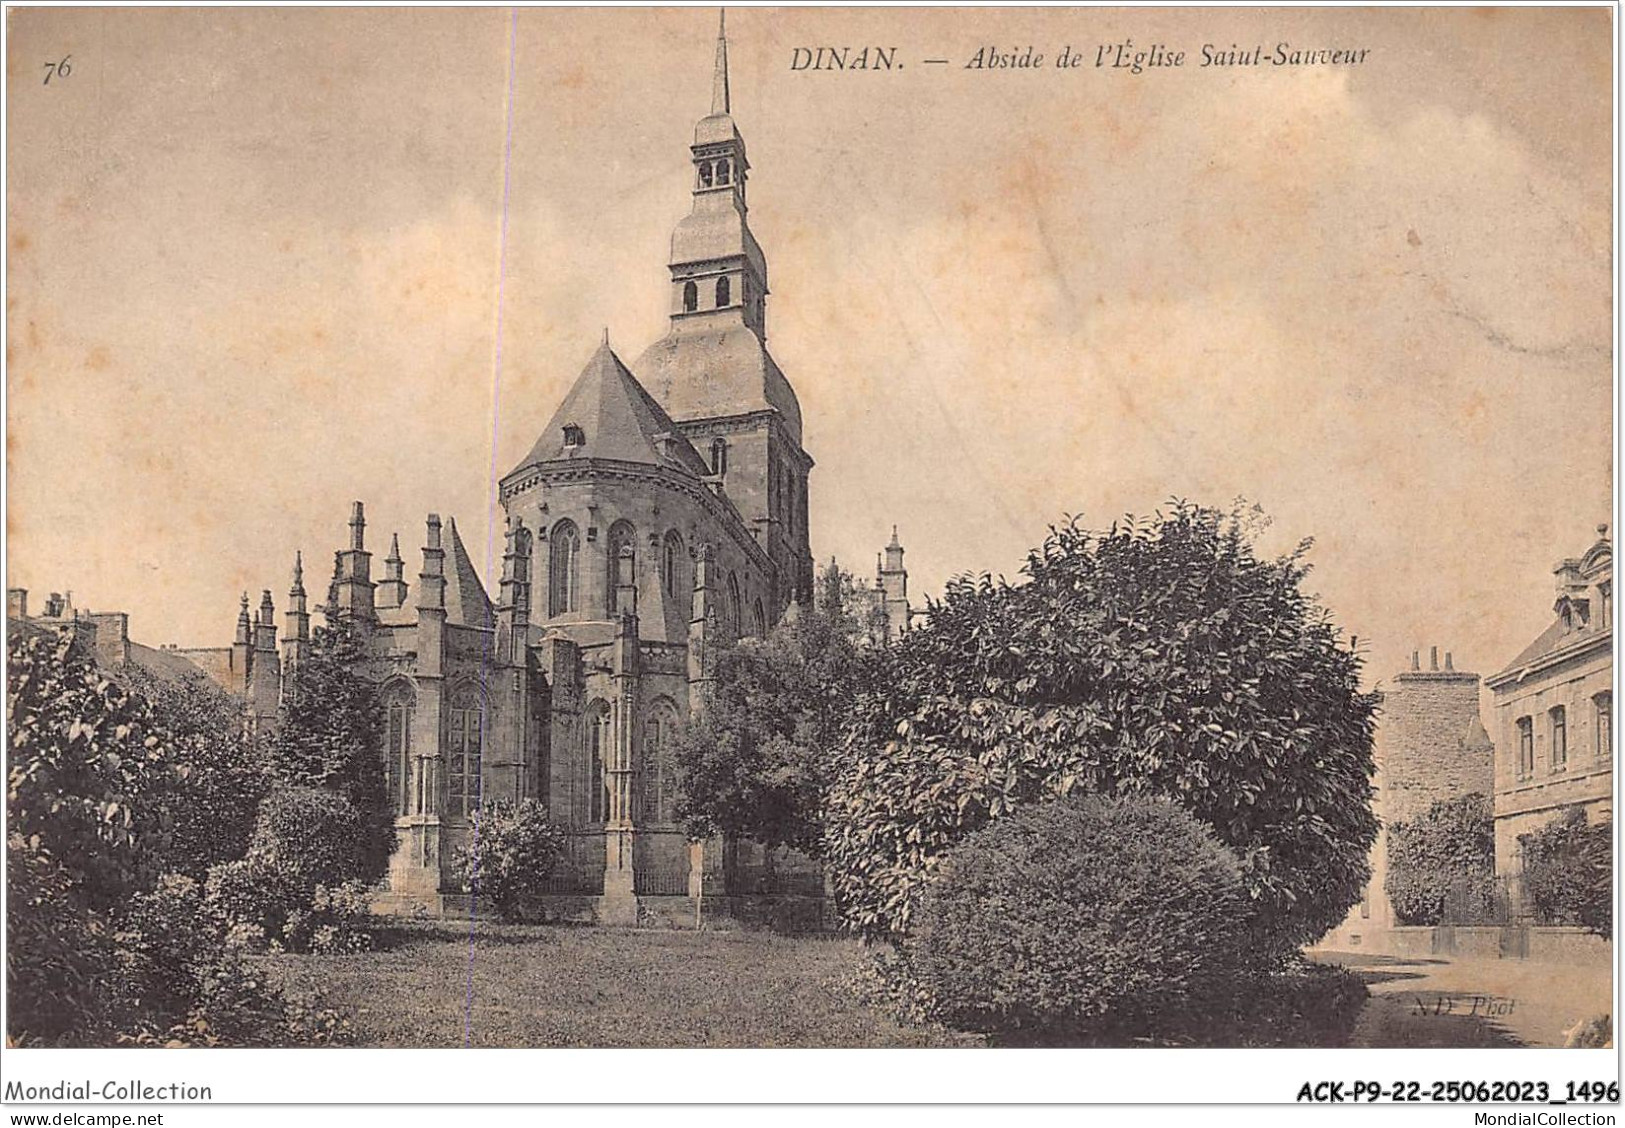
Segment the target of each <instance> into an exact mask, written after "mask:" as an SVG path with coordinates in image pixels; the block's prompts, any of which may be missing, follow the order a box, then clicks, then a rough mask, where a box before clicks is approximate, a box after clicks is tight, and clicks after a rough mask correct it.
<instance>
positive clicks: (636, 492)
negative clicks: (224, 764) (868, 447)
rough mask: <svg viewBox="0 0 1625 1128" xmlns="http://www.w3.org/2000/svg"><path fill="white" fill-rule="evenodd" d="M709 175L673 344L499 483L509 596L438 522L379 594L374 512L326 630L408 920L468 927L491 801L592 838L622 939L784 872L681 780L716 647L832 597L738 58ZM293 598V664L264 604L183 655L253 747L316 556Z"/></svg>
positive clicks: (572, 872)
mask: <svg viewBox="0 0 1625 1128" xmlns="http://www.w3.org/2000/svg"><path fill="white" fill-rule="evenodd" d="M689 152H690V160H691V166H692V180H691V183H690V185H689V191H690V194H691V201H690V210H689V213H688V214H687V215H686V216H685V217H684V218H683V219H682V220H681V221H680V222H679V223H678V225H677V228H676V230H675V231H674V233H673V235H672V240H671V254H670V256H669V259H668V261H667V264H666V267H667V272H668V282H669V286H670V294H671V301H670V310H669V324H668V328H667V331H666V333H665V335H664V336H663V337H662V338H661V339H660V340H658V341H656V342H655V343H654V344H653V345H651V346H650V347H649V348H648V349H647V350H645V351H644V352H643V354H642V355H641V356H640V357H639V358H638V359H637V360H636V361H635V362H634V364H633V365H632V366H631V367H628V366H627V365H626V364H625V363H624V362H623V360H622V359H621V357H620V356H619V355H617V354H616V352H615V351H614V350H613V349H612V348H611V346H610V343H609V338H608V334H607V333H606V334H605V335H604V339H603V340H602V342H601V343H600V344H599V345H598V347H597V349H596V351H595V352H594V353H593V354H592V356H591V358H590V359H589V360H588V361H587V363H586V366H585V367H584V368H583V369H582V371H581V373H580V375H579V376H578V377H577V379H576V381H575V383H574V385H573V386H572V387H571V389H570V391H569V392H568V394H567V395H566V396H565V397H564V400H563V402H562V403H561V404H560V405H559V407H558V409H557V410H556V411H555V412H554V414H553V417H552V419H551V420H550V421H549V422H548V424H547V426H546V427H545V428H543V430H542V432H541V434H540V435H539V436H538V437H537V439H536V441H535V443H534V444H533V446H532V447H531V449H530V451H529V453H528V454H526V455H525V457H524V458H522V459H521V460H520V461H519V462H518V464H517V465H515V466H514V467H513V469H512V470H511V471H510V472H509V473H508V474H507V475H505V476H504V477H503V478H502V479H501V481H500V483H499V486H498V496H497V500H498V502H499V503H500V505H501V506H502V509H503V512H504V514H505V517H506V530H505V536H506V540H505V546H504V552H503V557H502V574H501V577H500V579H499V581H498V584H497V590H496V594H495V598H494V599H493V598H492V597H491V596H490V595H489V594H488V591H487V589H486V587H485V586H484V584H483V583H482V582H481V580H480V577H479V575H478V574H477V573H476V571H475V569H474V566H473V563H472V562H471V560H470V559H469V555H468V552H467V550H466V549H465V548H464V545H463V542H462V540H461V538H460V537H459V535H458V532H457V527H456V524H455V523H454V522H452V521H445V522H442V521H441V519H440V517H439V516H437V515H434V514H431V515H429V517H428V518H427V520H426V522H425V525H424V528H423V532H422V543H421V546H420V547H419V548H418V549H417V550H416V552H415V553H413V555H414V556H415V557H416V558H417V559H418V560H419V561H420V563H419V565H418V571H417V574H416V577H415V579H413V578H408V575H407V564H406V560H405V559H404V558H403V556H402V554H401V549H400V541H399V537H398V536H396V537H394V538H392V540H391V543H390V551H389V555H388V556H387V557H386V558H385V559H384V561H383V573H382V576H381V578H379V577H376V576H375V572H374V568H373V561H372V553H371V551H370V550H369V549H368V547H367V536H366V516H365V510H364V508H363V506H362V503H361V502H356V503H354V506H353V510H352V513H351V517H350V524H349V538H348V545H347V547H346V548H343V549H341V550H339V551H338V552H336V553H335V554H334V560H333V573H332V580H331V582H330V584H329V587H328V591H327V595H326V598H325V600H324V601H323V602H322V603H321V604H320V605H319V607H318V611H320V612H321V613H323V614H324V615H325V616H326V617H327V618H328V619H330V620H332V621H338V620H341V619H342V620H343V621H344V622H346V623H347V624H350V625H352V626H353V629H354V630H356V631H357V632H359V634H360V636H361V638H362V639H363V640H364V642H365V650H366V655H367V657H366V659H365V662H364V666H365V669H364V673H365V674H366V675H367V677H368V678H369V679H370V680H372V681H373V682H375V683H376V684H377V686H378V687H379V694H380V697H381V700H382V702H383V705H384V709H385V717H386V725H385V742H384V747H383V748H382V749H381V750H380V754H381V755H382V756H383V757H384V760H385V764H386V768H387V774H388V779H389V786H390V792H391V795H392V796H393V798H394V803H395V809H396V813H397V819H396V826H397V829H398V833H399V845H398V848H397V852H396V855H395V858H394V860H393V863H392V865H391V869H390V874H389V893H388V895H387V897H386V898H385V901H386V903H388V902H394V903H395V904H398V905H400V906H403V907H404V906H407V905H422V906H427V907H430V908H442V907H445V905H446V903H447V900H448V898H452V897H454V896H455V895H456V890H455V889H453V888H452V880H453V877H452V874H453V868H454V865H455V859H456V857H457V855H458V853H459V851H462V850H465V849H468V848H469V847H470V845H471V843H472V840H473V838H474V835H475V832H476V829H475V822H476V817H477V812H478V809H479V806H480V804H481V803H482V802H490V801H491V800H493V799H535V800H538V801H540V802H541V803H543V804H545V805H546V806H547V808H548V810H549V812H550V814H551V818H552V821H553V822H554V824H555V825H557V826H559V827H561V828H562V829H563V830H564V831H565V832H566V835H567V841H568V850H567V856H566V858H565V861H564V863H563V865H562V867H561V870H560V872H559V873H558V874H557V876H556V878H555V879H554V885H555V889H556V892H557V893H558V895H559V896H560V897H562V898H576V899H577V900H578V901H579V902H580V903H581V904H584V905H586V906H587V911H589V912H590V914H591V915H592V916H593V917H594V918H595V919H598V920H602V921H609V922H622V923H632V922H634V921H636V920H637V919H638V918H639V914H640V912H641V911H648V910H650V909H652V908H653V909H658V908H659V907H660V905H661V904H662V902H663V901H664V900H669V899H680V898H693V897H698V896H702V895H705V896H709V895H711V894H712V893H713V892H714V893H717V894H720V895H723V896H726V895H728V894H729V893H730V892H732V891H733V890H731V889H730V883H733V884H736V885H737V884H739V883H740V882H741V881H743V880H745V879H743V878H740V877H739V876H738V874H739V871H740V869H741V868H742V867H743V866H746V865H748V863H750V862H751V861H752V860H754V861H756V862H758V863H762V864H764V865H766V867H767V868H768V870H769V872H772V871H773V868H774V867H773V861H772V860H770V859H766V858H764V857H762V856H761V851H760V850H753V849H752V848H750V847H749V846H748V844H743V845H741V844H728V843H722V842H712V843H697V844H691V843H689V842H688V841H687V839H686V837H685V835H684V834H683V832H682V830H681V828H680V827H679V825H678V823H677V820H676V799H677V794H676V778H675V768H674V764H673V762H672V759H671V756H672V742H673V739H674V737H675V734H676V732H677V727H678V726H679V725H680V724H682V723H683V722H684V721H685V720H686V719H688V718H689V717H690V716H691V715H692V714H693V713H694V712H695V711H696V710H698V709H699V708H701V707H702V705H703V702H704V699H705V693H706V687H707V684H708V682H709V681H710V679H711V676H712V674H711V671H712V669H713V664H714V663H713V659H714V655H715V652H716V649H717V648H718V647H719V646H723V645H727V644H729V643H732V642H733V641H735V640H737V639H740V638H746V637H751V636H760V635H763V634H765V633H766V632H767V631H768V630H769V629H771V628H772V626H773V625H774V624H775V623H777V622H778V621H780V619H781V618H782V617H783V616H784V615H785V614H786V613H787V611H788V610H789V609H791V608H792V607H794V606H796V605H798V604H800V603H803V602H806V601H808V600H810V598H811V596H812V588H813V563H812V553H811V547H810V538H809V529H808V504H807V503H808V479H809V475H810V473H811V471H812V468H813V465H814V464H813V459H812V458H811V456H810V455H809V454H808V453H807V451H806V450H805V449H804V447H803V445H802V418H801V408H800V405H799V403H798V401H797V398H796V394H795V391H794V389H793V388H792V387H791V385H790V382H789V380H788V379H787V378H786V377H785V375H784V373H783V372H782V370H781V369H780V368H779V366H778V364H777V363H776V362H775V360H774V359H773V357H772V355H771V353H769V351H768V348H767V326H768V306H767V299H768V294H769V288H768V269H767V259H766V256H765V255H764V253H763V251H762V249H761V246H760V245H759V244H758V243H757V241H756V238H755V236H754V235H753V234H752V232H751V229H750V226H749V223H748V208H747V187H748V183H749V172H750V164H749V161H748V160H747V158H746V150H745V143H744V140H743V138H742V137H741V136H740V133H739V130H738V129H737V127H736V126H735V123H734V120H733V117H732V107H731V98H730V94H729V89H728V60H727V43H726V39H725V38H724V37H723V36H721V35H719V37H718V40H717V44H716V57H715V68H714V71H713V77H712V99H711V111H710V113H709V114H707V115H706V116H705V117H703V118H701V119H700V121H699V123H698V125H697V126H696V127H695V132H694V141H693V144H692V145H691V146H690V150H689ZM470 469H471V471H472V470H474V469H476V468H473V467H471V468H470ZM902 554H903V550H902V547H901V545H900V544H899V543H898V541H897V538H896V534H895V530H894V533H893V538H892V542H891V545H890V546H889V547H888V548H887V549H886V550H885V563H884V564H883V566H882V568H881V571H880V575H879V577H878V579H877V585H876V602H877V605H879V607H880V608H881V609H882V610H883V611H884V612H885V614H886V617H887V623H888V626H887V628H886V633H887V634H888V635H890V636H892V637H895V636H896V635H897V634H899V633H901V631H903V630H906V629H907V623H908V606H907V573H906V572H905V571H904V569H903V564H902ZM288 600H289V602H288V604H287V610H286V611H285V613H284V623H283V631H282V637H281V639H280V642H279V641H278V638H277V628H276V626H275V618H274V616H275V606H274V602H273V600H272V598H271V595H270V593H269V592H266V593H264V594H263V595H262V597H261V601H260V604H259V607H258V610H257V612H255V613H253V614H251V613H250V608H249V603H248V597H247V596H246V594H245V596H244V597H243V603H242V607H241V609H240V613H239V617H238V625H237V634H236V640H235V642H234V644H233V646H232V647H230V648H229V649H228V648H221V649H219V650H194V651H176V652H175V653H177V654H181V655H184V656H186V657H189V658H191V659H192V660H193V661H195V662H196V663H197V664H198V665H199V666H200V667H202V668H204V669H205V670H207V671H209V672H210V673H211V675H212V676H214V677H215V678H216V680H217V681H220V682H221V684H223V685H226V686H227V687H228V688H229V689H231V690H232V691H233V692H236V693H239V694H240V695H241V696H242V697H243V699H244V702H245V711H246V712H247V714H248V716H249V718H250V723H252V724H259V725H264V724H269V723H274V719H275V715H276V711H277V705H278V701H279V698H280V697H281V695H282V694H284V693H285V692H286V691H287V688H288V686H289V685H291V678H292V675H293V673H294V672H295V671H296V670H297V667H298V664H299V662H300V661H301V660H302V658H303V657H304V656H305V655H306V654H308V653H309V648H310V645H311V628H310V614H309V611H308V610H307V594H306V591H305V587H304V576H303V561H302V559H300V558H298V557H296V558H295V563H294V570H293V582H292V586H291V589H290V591H289V596H288ZM898 624H900V625H898ZM802 861H804V860H802ZM777 862H778V867H779V869H780V870H781V871H782V870H783V869H784V868H785V867H786V865H788V866H789V867H790V868H791V869H794V868H795V866H796V864H797V859H783V858H781V859H778V860H777ZM807 876H809V877H811V878H814V879H816V874H815V873H814V874H810V875H807ZM758 884H759V883H758ZM812 884H814V885H817V886H818V888H821V882H817V881H816V880H814V881H813V882H812ZM667 908H671V906H667ZM673 911H681V909H674V910H673Z"/></svg>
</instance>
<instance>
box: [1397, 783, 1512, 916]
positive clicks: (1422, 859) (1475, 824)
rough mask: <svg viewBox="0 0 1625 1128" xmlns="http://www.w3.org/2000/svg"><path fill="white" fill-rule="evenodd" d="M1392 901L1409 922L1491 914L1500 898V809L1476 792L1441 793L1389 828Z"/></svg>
mask: <svg viewBox="0 0 1625 1128" xmlns="http://www.w3.org/2000/svg"><path fill="white" fill-rule="evenodd" d="M1383 889H1384V891H1385V892H1386V893H1387V894H1388V900H1389V903H1390V904H1392V905H1393V907H1394V912H1395V914H1396V915H1398V917H1399V919H1400V921H1401V922H1402V923H1404V924H1438V923H1440V921H1442V920H1443V919H1444V918H1445V915H1446V907H1447V905H1448V906H1449V908H1450V909H1451V913H1450V915H1451V916H1452V917H1454V918H1457V919H1454V920H1453V921H1452V923H1456V924H1462V923H1468V922H1470V921H1475V920H1487V919H1489V916H1490V910H1491V909H1492V908H1493V906H1494V904H1495V895H1496V890H1497V885H1496V881H1495V812H1494V810H1493V809H1492V808H1491V806H1490V801H1489V800H1488V799H1486V798H1485V797H1484V796H1483V795H1479V794H1477V793H1474V794H1471V795H1463V796H1460V797H1459V798H1456V799H1441V800H1439V801H1438V802H1436V803H1434V804H1433V805H1432V806H1431V807H1429V808H1428V809H1427V811H1426V812H1424V813H1423V814H1421V815H1418V816H1417V817H1416V818H1415V819H1411V820H1409V821H1400V822H1395V823H1393V824H1392V825H1390V826H1389V828H1388V877H1387V879H1386V880H1385V881H1384V883H1383Z"/></svg>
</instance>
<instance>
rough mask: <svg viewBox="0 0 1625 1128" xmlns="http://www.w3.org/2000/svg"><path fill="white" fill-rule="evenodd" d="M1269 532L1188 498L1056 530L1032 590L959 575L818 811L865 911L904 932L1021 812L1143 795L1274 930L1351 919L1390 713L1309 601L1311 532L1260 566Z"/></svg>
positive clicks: (884, 928)
mask: <svg viewBox="0 0 1625 1128" xmlns="http://www.w3.org/2000/svg"><path fill="white" fill-rule="evenodd" d="M1257 531H1258V523H1257V519H1256V518H1255V516H1254V515H1253V514H1249V513H1245V512H1240V511H1237V512H1232V513H1228V514H1226V513H1220V512H1218V511H1216V510H1212V509H1207V508H1202V507H1198V506H1195V505H1190V504H1188V503H1184V502H1178V503H1174V504H1173V505H1172V506H1171V507H1170V509H1169V510H1167V511H1166V512H1164V513H1161V514H1159V515H1158V516H1157V517H1156V518H1155V519H1153V520H1149V521H1137V520H1134V519H1132V518H1130V519H1126V520H1124V521H1122V522H1119V523H1117V524H1114V525H1113V526H1112V527H1111V528H1110V529H1108V530H1106V531H1104V532H1090V531H1087V530H1084V529H1082V528H1080V527H1078V525H1077V524H1076V523H1074V524H1071V525H1068V526H1066V527H1063V528H1059V529H1053V530H1051V533H1050V535H1049V537H1048V538H1047V539H1046V541H1045V543H1044V545H1043V546H1042V547H1041V548H1040V549H1038V550H1036V551H1034V552H1033V553H1032V554H1030V556H1029V558H1028V561H1027V565H1026V567H1025V569H1024V571H1025V573H1026V577H1027V578H1026V582H1023V583H1017V584H1011V583H1007V582H1005V581H1002V580H1001V581H998V582H994V581H993V580H991V579H989V578H987V577H982V578H981V579H980V580H974V579H970V578H959V579H956V580H954V581H952V582H950V583H949V584H948V586H947V589H946V594H945V597H944V599H943V600H942V601H941V602H940V603H934V604H933V605H932V607H931V613H930V618H929V622H928V623H927V625H926V626H924V627H923V628H921V629H918V630H914V631H911V632H910V633H909V634H907V635H905V636H904V637H903V639H902V640H901V641H899V642H897V643H895V644H893V645H891V646H889V647H886V648H884V649H883V650H881V651H879V652H878V659H877V660H878V661H879V663H880V668H879V670H877V671H876V672H875V673H874V675H873V676H872V678H871V679H870V680H869V684H868V685H867V687H866V688H865V689H864V690H863V691H862V692H860V693H859V694H858V695H857V697H856V699H855V701H854V703H853V705H852V707H851V719H850V724H849V725H848V727H847V729H846V733H845V739H844V741H843V743H842V746H841V749H840V753H839V756H838V762H837V765H836V768H837V770H836V773H835V777H834V780H833V783H832V785H831V787H830V791H829V798H828V802H827V803H826V808H825V811H826V813H825V821H826V828H825V846H826V851H825V853H826V857H827V858H828V859H829V860H830V861H831V862H832V866H831V870H832V878H833V881H834V883H835V888H836V894H837V897H838V898H839V901H840V904H841V908H842V911H843V914H844V916H845V918H846V920H847V922H848V924H849V925H850V926H852V927H855V928H858V929H861V930H864V931H869V932H879V933H902V932H906V931H907V930H908V928H909V926H910V919H911V914H912V910H913V905H914V903H915V900H916V896H917V894H918V893H919V891H920V890H921V888H922V887H923V885H924V883H925V881H926V878H927V876H928V874H929V872H930V870H931V868H932V866H933V864H934V861H935V859H937V858H938V857H940V856H941V855H942V854H943V853H944V852H945V851H947V850H949V849H951V848H952V847H953V846H954V845H956V844H957V843H958V842H960V841H962V840H964V839H965V838H966V837H967V836H969V835H970V834H973V833H975V832H976V831H978V830H980V829H981V828H982V827H984V826H986V825H988V824H989V823H990V822H994V821H995V820H998V819H1001V818H1003V817H1004V816H1006V815H1007V814H1009V813H1010V812H1012V811H1017V810H1021V809H1023V808H1025V807H1029V806H1032V805H1034V804H1038V803H1042V802H1046V801H1049V800H1052V799H1054V798H1057V797H1060V796H1067V795H1073V794H1077V793H1084V794H1106V793H1112V792H1116V791H1125V790H1127V791H1142V790H1143V791H1147V792H1151V793H1155V794H1160V795H1164V796H1167V797H1169V798H1171V799H1173V800H1174V801H1176V802H1177V803H1179V805H1180V806H1182V807H1184V808H1185V809H1187V810H1189V811H1190V812H1192V813H1193V814H1195V815H1196V816H1197V817H1198V818H1199V819H1201V820H1202V821H1203V822H1205V823H1207V824H1208V826H1210V827H1211V828H1212V829H1213V831H1214V832H1215V833H1216V834H1217V836H1218V838H1219V840H1220V841H1221V842H1223V843H1224V844H1225V845H1227V846H1228V847H1230V849H1231V850H1233V851H1234V852H1235V854H1236V855H1237V857H1238V858H1239V859H1240V863H1241V875H1242V880H1243V882H1244V884H1245V887H1246V890H1247V894H1248V898H1249V904H1250V905H1251V915H1252V916H1253V917H1254V918H1255V924H1256V926H1257V931H1258V936H1259V942H1260V943H1265V944H1268V945H1269V946H1270V947H1272V948H1274V949H1276V950H1277V951H1285V950H1290V949H1292V948H1294V947H1296V946H1297V945H1299V944H1302V943H1304V942H1307V941H1310V940H1312V939H1315V938H1317V937H1318V936H1321V935H1323V934H1324V933H1325V932H1326V931H1327V930H1328V929H1330V928H1331V927H1333V926H1334V925H1336V924H1337V923H1338V922H1339V921H1340V920H1341V919H1342V918H1343V916H1344V915H1345V913H1346V912H1347V910H1348V909H1349V907H1350V906H1351V905H1353V904H1354V903H1355V902H1356V901H1357V900H1358V899H1359V897H1360V895H1361V893H1362V891H1363V888H1364V885H1365V882H1366V880H1367V878H1368V876H1369V872H1370V868H1369V864H1368V860H1367V858H1368V853H1369V851H1370V847H1371V843H1372V842H1373V841H1374V839H1375V837H1376V829H1377V824H1376V820H1375V818H1374V817H1373V815H1372V813H1371V805H1370V799H1371V787H1370V775H1371V773H1372V771H1373V763H1372V758H1371V740H1372V730H1373V718H1374V709H1375V702H1374V700H1373V698H1372V697H1371V696H1370V695H1368V694H1365V693H1362V692H1361V690H1360V687H1359V667H1360V662H1359V659H1358V657H1357V656H1356V655H1355V654H1354V653H1353V652H1352V651H1351V650H1349V649H1348V648H1346V647H1344V646H1342V645H1340V643H1339V636H1338V632H1337V630H1336V629H1335V627H1334V626H1333V624H1332V623H1331V622H1330V620H1329V619H1328V617H1327V616H1326V614H1325V612H1324V611H1323V610H1321V609H1320V608H1319V607H1317V606H1316V605H1315V603H1314V602H1313V601H1312V600H1311V599H1310V598H1309V596H1307V595H1305V594H1304V593H1303V590H1302V584H1303V580H1304V577H1305V576H1306V574H1307V572H1308V566H1307V565H1306V564H1305V563H1304V556H1305V554H1306V553H1307V551H1308V548H1309V544H1308V542H1304V543H1303V544H1300V545H1299V546H1298V548H1297V549H1296V550H1295V551H1294V552H1292V553H1289V554H1287V555H1286V556H1283V557H1280V558H1277V559H1260V558H1259V557H1258V556H1257V555H1256V553H1255V552H1254V549H1253V542H1254V539H1255V537H1256V534H1257Z"/></svg>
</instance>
